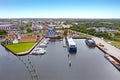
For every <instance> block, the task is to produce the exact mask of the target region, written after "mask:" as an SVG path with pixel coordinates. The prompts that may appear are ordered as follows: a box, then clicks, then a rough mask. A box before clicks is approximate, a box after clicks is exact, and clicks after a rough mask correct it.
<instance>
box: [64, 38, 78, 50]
mask: <svg viewBox="0 0 120 80" xmlns="http://www.w3.org/2000/svg"><path fill="white" fill-rule="evenodd" d="M66 43H67V47H68V51H69V52H77V47H76V43H75V42H74V41H73V39H72V38H69V37H67V38H66Z"/></svg>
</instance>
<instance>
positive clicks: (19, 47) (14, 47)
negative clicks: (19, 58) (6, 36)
mask: <svg viewBox="0 0 120 80" xmlns="http://www.w3.org/2000/svg"><path fill="white" fill-rule="evenodd" d="M35 43H36V42H26V43H18V44H9V45H5V46H6V47H7V48H8V49H10V50H11V51H13V52H14V53H15V54H17V53H19V52H24V51H27V50H29V49H30V48H31V47H32V46H33V45H34V44H35Z"/></svg>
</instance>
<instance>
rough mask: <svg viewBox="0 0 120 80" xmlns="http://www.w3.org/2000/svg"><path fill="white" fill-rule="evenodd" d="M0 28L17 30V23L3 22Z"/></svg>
mask: <svg viewBox="0 0 120 80" xmlns="http://www.w3.org/2000/svg"><path fill="white" fill-rule="evenodd" d="M0 30H6V31H9V30H19V25H13V24H4V25H0Z"/></svg>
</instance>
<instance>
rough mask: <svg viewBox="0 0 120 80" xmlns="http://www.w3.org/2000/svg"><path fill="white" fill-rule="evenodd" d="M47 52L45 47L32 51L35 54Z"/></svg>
mask: <svg viewBox="0 0 120 80" xmlns="http://www.w3.org/2000/svg"><path fill="white" fill-rule="evenodd" d="M45 53H46V50H45V49H44V48H35V49H34V50H33V52H32V54H34V55H43V54H45Z"/></svg>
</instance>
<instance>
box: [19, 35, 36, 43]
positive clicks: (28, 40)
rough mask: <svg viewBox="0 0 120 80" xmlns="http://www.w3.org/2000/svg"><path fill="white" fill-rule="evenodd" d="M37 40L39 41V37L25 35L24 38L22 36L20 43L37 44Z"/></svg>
mask: <svg viewBox="0 0 120 80" xmlns="http://www.w3.org/2000/svg"><path fill="white" fill-rule="evenodd" d="M36 40H37V36H34V35H27V36H26V35H23V36H21V39H20V42H35V41H36Z"/></svg>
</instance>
